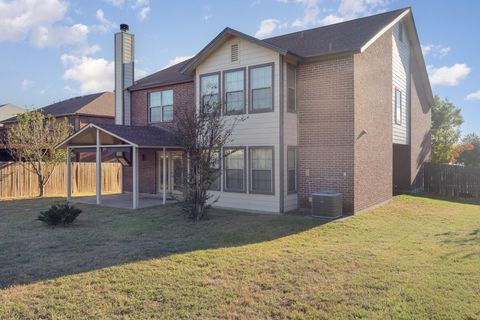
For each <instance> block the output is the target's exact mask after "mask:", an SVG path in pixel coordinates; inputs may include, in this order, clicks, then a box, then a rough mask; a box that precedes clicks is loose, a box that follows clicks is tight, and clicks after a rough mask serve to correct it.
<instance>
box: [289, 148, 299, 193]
mask: <svg viewBox="0 0 480 320" xmlns="http://www.w3.org/2000/svg"><path fill="white" fill-rule="evenodd" d="M287 185H288V190H287V191H288V193H295V192H297V148H295V147H289V148H287Z"/></svg>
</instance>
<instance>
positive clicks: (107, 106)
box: [0, 92, 115, 161]
mask: <svg viewBox="0 0 480 320" xmlns="http://www.w3.org/2000/svg"><path fill="white" fill-rule="evenodd" d="M114 100H115V98H114V95H113V93H112V92H100V93H94V94H89V95H84V96H79V97H73V98H70V99H66V100H63V101H59V102H55V103H53V104H50V105H48V106H45V107H42V108H40V109H39V110H42V112H43V113H44V114H45V115H48V114H50V115H52V116H54V117H55V118H56V119H64V118H66V119H68V121H69V122H70V124H71V125H72V127H73V129H74V130H75V131H78V130H80V129H81V128H83V127H84V126H86V125H87V124H89V123H97V124H99V123H103V124H113V123H114V117H115V112H114V104H115V103H114ZM15 115H16V114H15ZM16 122H17V117H16V116H13V117H12V115H11V116H10V117H8V118H7V119H5V120H3V121H1V122H0V125H3V126H4V128H5V129H7V130H8V128H9V127H11V126H13V125H15V123H16ZM111 158H113V157H111ZM94 159H95V157H94V155H93V156H92V153H90V154H87V153H82V154H80V153H77V156H76V160H77V161H91V160H94ZM8 160H12V159H11V158H10V159H8ZM5 161H6V160H5Z"/></svg>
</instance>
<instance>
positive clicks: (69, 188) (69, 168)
mask: <svg viewBox="0 0 480 320" xmlns="http://www.w3.org/2000/svg"><path fill="white" fill-rule="evenodd" d="M70 152H71V150H70V147H68V146H67V201H70V200H72V156H71V155H70Z"/></svg>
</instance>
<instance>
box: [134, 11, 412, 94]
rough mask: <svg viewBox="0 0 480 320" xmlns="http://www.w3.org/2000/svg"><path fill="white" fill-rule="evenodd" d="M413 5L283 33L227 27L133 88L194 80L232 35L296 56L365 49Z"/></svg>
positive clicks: (324, 54) (313, 55) (308, 56)
mask: <svg viewBox="0 0 480 320" xmlns="http://www.w3.org/2000/svg"><path fill="white" fill-rule="evenodd" d="M409 11H410V8H403V9H398V10H395V11H389V12H385V13H381V14H377V15H373V16H368V17H364V18H359V19H355V20H350V21H345V22H341V23H336V24H331V25H328V26H323V27H318V28H314V29H309V30H304V31H299V32H293V33H289V34H285V35H282V36H277V37H272V38H267V39H263V40H260V39H257V38H255V37H252V36H249V35H247V34H245V33H242V32H240V31H237V30H234V29H232V28H225V29H224V30H223V31H222V32H220V33H219V34H218V35H217V36H216V37H215V38H214V39H213V40H212V41H210V43H208V44H207V45H206V46H205V47H204V48H203V49H202V50H201V51H200V52H199V53H198V54H197V55H196V56H195V57H193V58H191V59H188V60H186V61H183V62H180V63H178V64H176V65H174V66H171V67H169V68H167V69H164V70H160V71H158V72H156V73H154V74H152V75H149V76H147V77H145V78H142V79H140V80H138V81H136V82H135V84H134V85H133V86H131V87H130V88H129V90H130V91H135V90H141V89H147V88H152V87H158V86H166V85H172V84H178V83H185V82H191V81H193V76H192V74H193V70H194V69H195V67H196V66H197V65H198V64H199V63H200V62H201V61H202V59H203V58H204V57H206V56H208V54H209V53H210V52H211V51H212V50H214V49H215V48H217V47H218V46H219V45H221V44H222V43H223V42H224V41H225V40H226V39H228V38H229V37H231V36H236V37H239V38H242V39H245V40H247V41H250V42H253V43H255V44H257V45H260V46H263V47H266V48H268V49H271V50H274V51H276V52H278V53H279V54H282V55H285V56H290V57H291V58H293V59H296V60H303V59H308V58H313V57H321V56H328V55H335V54H341V53H352V52H361V51H362V49H364V48H365V46H367V45H368V44H369V43H370V42H372V39H375V37H376V36H377V35H378V34H380V33H381V32H382V31H383V30H385V28H388V27H389V26H390V25H391V24H392V22H394V21H395V20H396V19H398V18H400V17H401V16H403V15H405V14H407V13H408V12H409Z"/></svg>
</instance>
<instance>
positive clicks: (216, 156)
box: [210, 150, 220, 190]
mask: <svg viewBox="0 0 480 320" xmlns="http://www.w3.org/2000/svg"><path fill="white" fill-rule="evenodd" d="M212 158H213V159H212V162H213V168H214V169H216V170H218V171H220V152H219V151H218V150H216V151H214V152H212ZM210 190H220V173H219V174H218V176H217V178H216V179H215V180H213V181H212V184H211V185H210Z"/></svg>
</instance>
